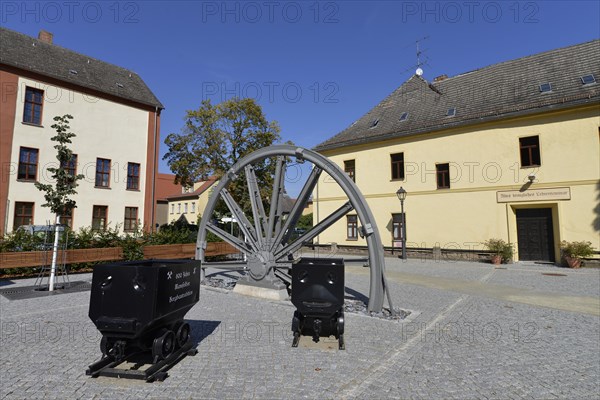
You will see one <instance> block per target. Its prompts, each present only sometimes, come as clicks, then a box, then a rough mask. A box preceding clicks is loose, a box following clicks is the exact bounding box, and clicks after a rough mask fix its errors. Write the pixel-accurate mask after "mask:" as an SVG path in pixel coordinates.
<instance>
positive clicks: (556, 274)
mask: <svg viewBox="0 0 600 400" xmlns="http://www.w3.org/2000/svg"><path fill="white" fill-rule="evenodd" d="M542 275H546V276H567V274H560V273H558V272H542Z"/></svg>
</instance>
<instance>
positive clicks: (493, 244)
mask: <svg viewBox="0 0 600 400" xmlns="http://www.w3.org/2000/svg"><path fill="white" fill-rule="evenodd" d="M483 245H484V246H485V247H487V248H488V250H489V251H491V252H492V253H494V254H496V255H499V256H500V257H502V261H503V262H507V261H509V260H511V259H512V257H513V245H512V244H511V243H507V242H505V241H504V240H502V239H489V240H486V241H485V242H483Z"/></svg>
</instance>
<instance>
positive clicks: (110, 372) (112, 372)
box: [85, 340, 198, 382]
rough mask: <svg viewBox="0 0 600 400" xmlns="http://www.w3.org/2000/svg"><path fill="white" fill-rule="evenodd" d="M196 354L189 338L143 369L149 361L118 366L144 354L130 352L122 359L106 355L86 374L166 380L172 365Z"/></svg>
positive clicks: (90, 367) (150, 380)
mask: <svg viewBox="0 0 600 400" xmlns="http://www.w3.org/2000/svg"><path fill="white" fill-rule="evenodd" d="M196 354H198V350H196V349H192V341H191V340H189V341H188V342H187V343H186V344H184V345H183V346H182V347H180V348H179V349H177V350H175V351H174V352H173V353H172V354H170V355H169V356H168V357H167V358H165V359H164V360H161V361H158V362H156V363H151V364H150V367H148V368H147V369H146V370H143V371H142V370H140V369H139V368H140V367H142V366H144V365H147V364H148V363H144V362H139V363H136V364H134V365H133V366H132V367H131V368H129V369H123V368H117V367H118V366H119V365H121V364H123V363H125V362H132V360H133V359H135V358H136V357H138V356H140V355H143V353H139V352H138V353H133V354H129V355H127V356H125V357H124V358H122V359H120V360H117V359H115V357H113V356H104V357H103V358H102V359H101V360H100V361H98V362H95V363H94V364H92V365H90V366H89V368H88V369H87V370H86V371H85V374H86V375H89V376H91V377H92V378H97V377H99V376H108V377H112V378H124V379H140V380H145V381H146V382H154V381H164V380H165V379H166V378H167V377H168V376H169V374H168V373H167V371H168V370H169V369H170V368H171V367H173V366H174V365H175V364H177V363H178V362H179V361H181V360H182V359H183V358H185V357H186V356H195V355H196Z"/></svg>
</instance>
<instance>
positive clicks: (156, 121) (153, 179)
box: [150, 106, 158, 232]
mask: <svg viewBox="0 0 600 400" xmlns="http://www.w3.org/2000/svg"><path fill="white" fill-rule="evenodd" d="M157 134H158V106H154V135H153V138H152V140H153V141H154V144H153V151H154V158H153V168H152V205H151V206H150V207H151V208H150V210H151V212H150V224H151V225H150V232H154V229H155V228H154V223H155V222H154V221H155V219H154V217H155V216H154V212H155V207H156V171H157V170H158V160H157V151H158V149H157V147H158V146H157V139H156V135H157Z"/></svg>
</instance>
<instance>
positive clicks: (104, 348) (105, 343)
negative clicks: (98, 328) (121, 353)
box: [100, 336, 110, 357]
mask: <svg viewBox="0 0 600 400" xmlns="http://www.w3.org/2000/svg"><path fill="white" fill-rule="evenodd" d="M109 350H110V347H109V345H108V338H107V337H106V336H102V339H100V351H101V352H102V355H103V356H105V357H106V356H107V355H108V351H109Z"/></svg>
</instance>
